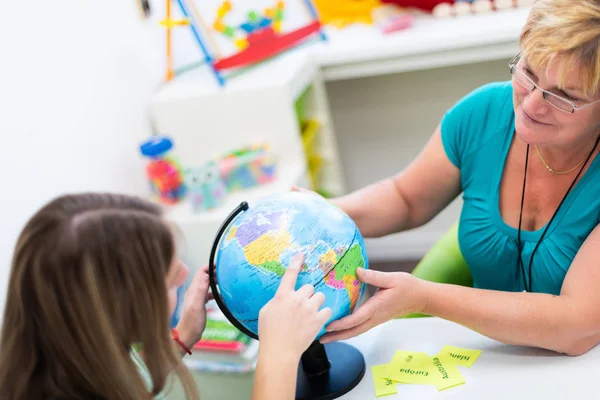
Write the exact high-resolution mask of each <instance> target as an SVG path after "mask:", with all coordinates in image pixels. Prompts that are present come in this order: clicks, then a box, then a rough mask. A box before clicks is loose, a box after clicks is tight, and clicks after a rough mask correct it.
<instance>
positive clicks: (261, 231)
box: [215, 192, 368, 339]
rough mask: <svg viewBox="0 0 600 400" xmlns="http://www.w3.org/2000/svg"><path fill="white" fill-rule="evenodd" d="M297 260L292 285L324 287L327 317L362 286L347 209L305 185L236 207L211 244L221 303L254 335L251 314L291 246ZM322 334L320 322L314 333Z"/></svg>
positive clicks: (276, 279) (357, 244)
mask: <svg viewBox="0 0 600 400" xmlns="http://www.w3.org/2000/svg"><path fill="white" fill-rule="evenodd" d="M299 252H300V253H302V254H303V255H304V266H303V267H302V269H301V271H300V274H299V276H298V282H297V285H296V289H298V288H300V287H301V286H302V285H304V284H307V283H310V284H312V285H314V286H315V292H323V293H324V294H325V298H326V300H325V304H324V307H330V308H331V310H332V311H333V313H332V316H331V318H330V320H329V321H328V322H327V323H329V322H331V321H334V320H337V319H340V318H342V317H345V316H347V315H349V314H350V313H351V312H352V311H353V310H354V309H355V307H356V305H357V304H358V302H359V300H360V298H361V297H362V295H363V292H364V289H365V285H364V284H363V283H362V282H360V280H358V278H357V277H356V269H357V268H368V258H367V253H366V250H365V244H364V240H363V237H362V235H361V234H360V232H359V230H358V228H357V227H356V225H355V224H354V222H353V221H352V219H351V218H350V217H348V215H346V214H345V213H344V212H343V211H342V210H340V209H339V208H337V207H336V206H335V205H333V204H332V203H331V202H329V201H328V200H326V199H325V198H323V197H321V196H319V195H317V194H314V193H305V192H285V193H278V194H275V195H271V196H267V197H264V198H262V199H260V200H258V201H256V202H255V203H251V204H250V205H249V209H248V210H246V211H243V212H241V213H240V214H238V215H237V216H236V217H235V218H234V220H233V221H232V222H231V223H230V224H229V226H228V227H227V229H226V230H225V232H224V234H223V237H222V240H221V242H220V244H219V246H218V248H217V253H216V261H215V273H216V278H217V282H218V283H219V289H220V294H221V297H222V299H223V302H224V303H225V305H226V306H227V308H228V309H229V311H230V312H231V314H232V315H233V316H234V317H235V318H236V319H237V321H238V322H240V323H241V324H242V325H243V326H244V327H245V328H247V329H248V330H249V331H250V332H252V333H254V334H255V335H258V313H259V311H260V309H261V308H262V307H263V306H264V305H265V304H266V303H267V302H268V301H269V300H271V299H272V298H273V296H274V295H275V292H276V291H277V288H278V287H279V283H280V280H281V277H282V276H283V273H284V272H285V268H286V267H287V266H288V265H289V264H290V262H291V260H292V258H293V257H294V256H295V255H296V254H297V253H299ZM324 333H325V328H323V329H322V330H321V331H320V332H319V334H318V335H317V337H316V339H318V338H319V337H321V336H322V335H323V334H324Z"/></svg>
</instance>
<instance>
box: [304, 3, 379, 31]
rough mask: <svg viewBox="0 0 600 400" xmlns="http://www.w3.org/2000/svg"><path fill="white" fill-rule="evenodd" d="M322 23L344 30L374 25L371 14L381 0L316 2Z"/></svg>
mask: <svg viewBox="0 0 600 400" xmlns="http://www.w3.org/2000/svg"><path fill="white" fill-rule="evenodd" d="M314 3H315V6H316V8H317V9H318V12H319V16H320V20H321V23H323V24H329V25H332V26H335V27H337V28H343V27H345V26H347V25H351V24H355V23H363V24H368V25H370V24H372V23H373V18H372V16H371V13H372V11H373V9H374V8H376V7H378V6H380V5H381V0H314Z"/></svg>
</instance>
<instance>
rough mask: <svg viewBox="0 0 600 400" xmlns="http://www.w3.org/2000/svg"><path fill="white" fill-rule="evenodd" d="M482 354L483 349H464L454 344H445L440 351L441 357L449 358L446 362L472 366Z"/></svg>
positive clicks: (439, 355)
mask: <svg viewBox="0 0 600 400" xmlns="http://www.w3.org/2000/svg"><path fill="white" fill-rule="evenodd" d="M480 355H481V350H471V349H462V348H460V347H454V346H448V345H446V346H444V347H443V348H442V350H441V351H440V352H439V353H438V357H440V359H447V361H446V362H445V363H448V364H450V363H453V364H455V365H460V366H461V367H467V368H469V367H471V366H472V365H473V363H475V361H476V360H477V358H478V357H479V356H480Z"/></svg>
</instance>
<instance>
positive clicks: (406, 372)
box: [400, 368, 429, 376]
mask: <svg viewBox="0 0 600 400" xmlns="http://www.w3.org/2000/svg"><path fill="white" fill-rule="evenodd" d="M400 372H404V373H405V374H410V375H423V376H429V372H427V371H415V370H414V369H404V368H401V369H400Z"/></svg>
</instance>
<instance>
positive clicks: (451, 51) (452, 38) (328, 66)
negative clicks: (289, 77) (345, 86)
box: [312, 8, 529, 81]
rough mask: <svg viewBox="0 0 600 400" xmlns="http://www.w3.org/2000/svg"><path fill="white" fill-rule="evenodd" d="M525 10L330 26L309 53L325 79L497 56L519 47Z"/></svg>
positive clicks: (375, 73) (346, 77) (505, 55)
mask: <svg viewBox="0 0 600 400" xmlns="http://www.w3.org/2000/svg"><path fill="white" fill-rule="evenodd" d="M528 13H529V8H514V9H509V10H501V11H494V12H490V13H487V14H482V15H466V16H461V17H452V18H443V19H442V18H434V17H432V16H431V15H425V14H424V15H419V16H417V17H416V18H415V23H414V25H413V26H412V27H411V28H410V29H407V30H405V31H401V32H395V33H393V34H389V35H385V34H383V33H381V32H380V31H379V30H378V29H375V28H373V26H367V25H358V24H357V25H352V26H349V27H346V28H344V29H342V30H337V29H333V28H329V29H327V37H328V42H327V43H326V44H318V45H315V46H314V47H313V49H312V53H313V56H314V58H315V60H316V62H317V64H319V65H320V67H321V69H322V71H323V77H324V79H325V80H328V81H332V80H341V79H349V78H360V77H367V76H375V75H382V74H390V73H395V72H405V71H412V70H422V69H428V68H435V67H442V66H450V65H460V64H465V63H472V62H479V61H485V60H492V59H500V58H504V57H510V56H512V55H514V54H515V53H516V52H517V51H518V50H517V49H518V39H519V34H520V32H521V28H522V27H523V24H524V23H525V21H526V18H527V15H528Z"/></svg>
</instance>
